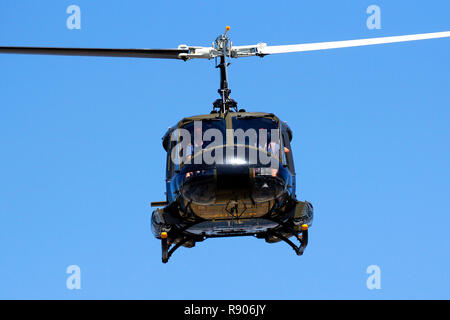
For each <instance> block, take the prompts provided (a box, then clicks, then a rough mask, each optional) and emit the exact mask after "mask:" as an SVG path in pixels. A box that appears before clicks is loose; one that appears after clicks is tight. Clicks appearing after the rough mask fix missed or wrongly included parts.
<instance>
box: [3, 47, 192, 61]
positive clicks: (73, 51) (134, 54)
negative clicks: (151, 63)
mask: <svg viewBox="0 0 450 320" xmlns="http://www.w3.org/2000/svg"><path fill="white" fill-rule="evenodd" d="M188 52H189V50H188V49H95V48H50V47H47V48H46V47H0V53H12V54H44V55H62V56H94V57H131V58H160V59H181V58H180V57H179V55H180V53H188Z"/></svg>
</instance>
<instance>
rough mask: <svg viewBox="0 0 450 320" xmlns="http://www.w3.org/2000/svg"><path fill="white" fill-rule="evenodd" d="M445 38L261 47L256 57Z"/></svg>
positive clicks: (423, 35)
mask: <svg viewBox="0 0 450 320" xmlns="http://www.w3.org/2000/svg"><path fill="white" fill-rule="evenodd" d="M446 37H450V31H443V32H433V33H421V34H411V35H406V36H395V37H381V38H369V39H358V40H345V41H331V42H317V43H303V44H291V45H283V46H261V47H259V48H258V55H267V54H276V53H289V52H302V51H315V50H326V49H337V48H348V47H360V46H370V45H375V44H384V43H395V42H405V41H415V40H426V39H436V38H446Z"/></svg>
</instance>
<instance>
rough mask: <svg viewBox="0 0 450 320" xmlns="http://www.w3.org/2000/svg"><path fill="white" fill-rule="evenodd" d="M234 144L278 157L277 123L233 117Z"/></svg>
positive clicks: (259, 118)
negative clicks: (262, 150) (264, 151)
mask: <svg viewBox="0 0 450 320" xmlns="http://www.w3.org/2000/svg"><path fill="white" fill-rule="evenodd" d="M233 132H234V143H235V144H238V145H239V144H244V145H246V146H251V147H256V148H258V149H264V150H266V151H268V152H270V153H271V154H274V155H278V154H279V151H280V134H279V129H278V123H277V122H276V121H275V120H273V119H271V118H263V117H248V118H246V117H235V118H233Z"/></svg>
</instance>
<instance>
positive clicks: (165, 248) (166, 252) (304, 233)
mask: <svg viewBox="0 0 450 320" xmlns="http://www.w3.org/2000/svg"><path fill="white" fill-rule="evenodd" d="M289 229H290V228H289ZM183 231H184V230H183ZM289 231H293V230H292V229H290V230H289ZM251 235H252V234H244V235H239V234H236V235H223V236H206V237H202V240H203V239H206V238H218V237H230V236H251ZM293 235H294V236H295V237H296V238H297V239H298V240H299V242H300V245H299V246H297V245H296V244H295V243H293V242H292V241H291V240H289V239H288V238H287V237H285V236H284V235H283V234H282V233H281V232H279V231H267V232H263V233H259V234H256V237H257V238H263V239H266V240H267V239H268V238H269V237H276V238H278V239H279V240H282V241H284V242H286V243H287V244H288V245H289V246H291V247H292V249H294V251H295V253H296V254H297V255H298V256H301V255H303V252H304V251H305V249H306V246H307V245H308V225H307V224H303V225H302V226H301V231H300V232H295V233H294V234H293ZM190 240H193V241H194V243H195V242H197V241H202V240H200V239H199V238H198V237H189V236H184V237H183V239H182V240H180V241H178V242H177V243H176V244H174V245H173V247H172V244H171V243H169V242H168V239H167V232H161V249H162V262H163V263H167V262H168V261H169V258H170V257H171V256H172V255H173V253H174V252H175V251H176V250H177V249H178V248H179V247H181V246H182V245H183V244H185V243H186V242H188V241H190Z"/></svg>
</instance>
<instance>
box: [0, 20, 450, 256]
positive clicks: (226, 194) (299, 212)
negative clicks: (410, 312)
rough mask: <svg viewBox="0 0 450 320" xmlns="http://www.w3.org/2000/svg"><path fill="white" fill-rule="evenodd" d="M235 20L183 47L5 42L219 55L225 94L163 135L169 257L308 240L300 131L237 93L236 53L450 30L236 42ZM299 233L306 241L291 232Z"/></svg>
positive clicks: (157, 227) (161, 213)
mask: <svg viewBox="0 0 450 320" xmlns="http://www.w3.org/2000/svg"><path fill="white" fill-rule="evenodd" d="M229 30H230V27H229V26H227V27H226V28H225V32H224V33H223V34H221V35H219V36H218V37H217V38H216V39H215V41H214V42H213V44H212V46H210V47H201V46H188V45H185V44H183V45H179V46H178V48H176V49H107V48H61V47H60V48H55V47H53V48H52V47H0V53H10V54H45V55H66V56H100V57H135V58H161V59H176V60H183V61H188V60H191V59H208V60H211V59H214V60H215V67H216V68H217V69H219V71H220V87H219V89H218V93H219V95H220V97H219V98H218V99H217V100H215V101H214V102H213V108H212V111H211V112H210V113H208V114H203V115H197V116H189V117H186V118H183V119H182V120H180V121H179V122H178V123H176V124H175V125H174V126H172V127H170V128H169V129H168V130H167V132H166V133H165V134H164V136H163V138H162V145H163V148H164V150H165V152H166V153H167V160H166V173H165V174H166V179H165V183H166V200H164V201H158V202H151V206H152V207H156V210H155V211H153V213H152V216H151V221H150V225H151V229H152V233H153V234H154V236H155V238H156V239H158V240H159V241H160V242H161V249H162V262H163V263H167V262H168V261H169V258H170V257H171V256H172V255H173V253H174V252H175V251H176V250H177V249H178V248H180V247H181V246H183V247H186V248H192V247H194V246H195V245H196V243H197V242H202V241H204V240H206V239H209V238H218V237H236V236H254V237H256V238H258V239H264V240H265V241H266V242H268V243H275V242H280V241H284V242H286V243H287V244H288V245H289V246H290V247H292V249H293V250H294V252H295V253H296V254H297V255H299V256H301V255H303V253H304V250H305V248H306V247H307V245H308V230H309V227H310V226H311V225H312V221H313V216H314V208H313V205H312V204H311V203H310V202H308V201H300V200H298V198H297V195H296V179H295V176H296V174H295V167H294V158H293V154H292V147H291V142H292V139H293V132H292V130H291V129H290V127H289V126H288V124H287V123H286V122H284V121H282V120H281V119H279V118H278V117H277V116H276V115H275V114H273V113H263V112H247V111H246V110H244V109H240V108H238V104H237V102H236V101H235V100H233V99H232V98H231V97H230V93H231V90H230V88H229V84H228V73H227V67H228V66H229V65H230V60H231V59H232V58H241V57H252V56H257V57H261V58H262V57H264V56H266V55H272V54H280V53H291V52H304V51H316V50H328V49H336V48H347V47H358V46H367V45H377V44H388V43H396V42H406V41H415V40H426V39H436V38H445V37H450V31H444V32H434V33H422V34H413V35H403V36H392V37H379V38H368V39H357V40H345V41H332V42H318V43H304V44H294V45H280V46H268V45H267V44H266V43H258V44H256V45H247V46H234V45H233V44H232V42H231V40H230V38H229V37H228V31H229ZM292 237H294V238H295V239H296V240H298V242H299V244H298V245H297V244H295V243H294V242H293V241H291V240H290V238H292Z"/></svg>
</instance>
